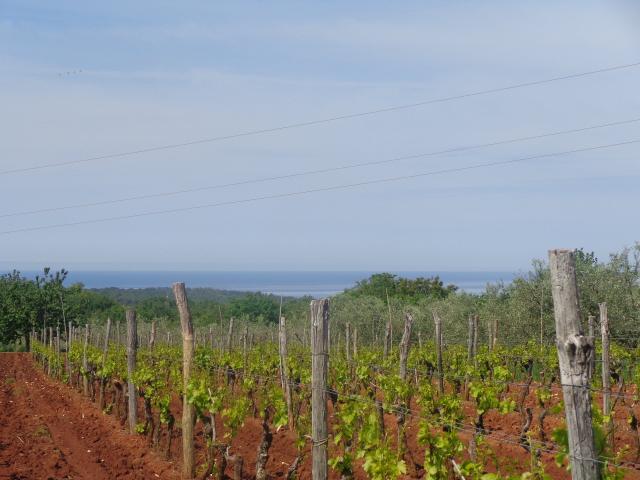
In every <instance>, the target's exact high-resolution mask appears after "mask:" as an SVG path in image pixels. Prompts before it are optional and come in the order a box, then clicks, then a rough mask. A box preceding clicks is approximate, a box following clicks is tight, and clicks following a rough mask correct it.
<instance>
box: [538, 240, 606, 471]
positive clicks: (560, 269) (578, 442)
mask: <svg viewBox="0 0 640 480" xmlns="http://www.w3.org/2000/svg"><path fill="white" fill-rule="evenodd" d="M549 267H550V271H551V293H552V294H553V311H554V316H555V323H556V346H557V349H558V359H559V363H560V379H561V382H562V394H563V397H564V404H565V415H566V417H567V430H568V433H569V453H570V458H571V477H572V478H573V480H596V479H597V478H599V464H598V460H597V458H598V457H597V453H596V449H595V443H594V438H593V425H592V421H591V394H590V391H589V381H590V378H591V373H592V372H591V356H592V355H593V354H594V349H593V339H592V338H589V337H586V336H585V335H583V333H582V332H581V329H580V303H579V297H578V284H577V282H576V264H575V255H574V252H573V251H572V250H550V251H549Z"/></svg>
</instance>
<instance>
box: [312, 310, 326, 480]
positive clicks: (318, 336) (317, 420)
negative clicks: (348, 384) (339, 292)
mask: <svg viewBox="0 0 640 480" xmlns="http://www.w3.org/2000/svg"><path fill="white" fill-rule="evenodd" d="M328 333H329V300H328V299H323V300H313V301H312V302H311V355H312V357H311V438H312V447H311V456H312V459H311V461H312V466H311V475H312V480H327V443H328V441H329V438H328V425H327V363H328V362H327V360H328V356H329V352H328V342H329V339H328Z"/></svg>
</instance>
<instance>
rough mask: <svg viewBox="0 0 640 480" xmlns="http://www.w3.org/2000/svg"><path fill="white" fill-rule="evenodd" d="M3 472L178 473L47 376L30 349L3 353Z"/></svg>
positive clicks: (46, 475)
mask: <svg viewBox="0 0 640 480" xmlns="http://www.w3.org/2000/svg"><path fill="white" fill-rule="evenodd" d="M0 409H1V410H0V478H2V479H12V480H17V479H29V480H31V479H94V480H101V479H105V480H107V479H113V478H122V479H154V478H163V479H178V478H179V475H178V474H177V473H176V471H175V467H174V465H172V464H171V463H170V462H166V461H164V460H161V459H160V457H159V456H157V455H156V454H154V453H152V452H150V451H149V449H148V447H147V445H146V443H145V441H144V439H142V438H139V437H132V436H130V435H128V434H127V433H126V432H125V431H124V430H123V429H122V428H121V427H120V425H119V424H118V423H117V422H116V420H115V419H114V418H113V417H110V416H107V415H104V414H102V413H101V412H100V411H99V410H98V408H97V407H96V406H94V405H93V404H92V403H91V402H89V401H88V400H86V399H84V398H82V396H81V395H80V394H78V393H76V392H75V391H74V390H72V389H70V388H69V387H67V386H65V385H62V384H60V383H57V382H55V381H53V380H50V379H49V378H47V377H46V376H45V375H44V374H43V373H42V372H41V371H40V370H38V369H37V367H35V365H34V364H33V362H32V360H31V356H30V355H29V354H20V353H0Z"/></svg>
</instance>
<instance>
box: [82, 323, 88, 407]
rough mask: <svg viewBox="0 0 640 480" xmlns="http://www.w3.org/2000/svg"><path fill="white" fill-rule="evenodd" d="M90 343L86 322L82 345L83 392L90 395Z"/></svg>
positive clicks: (86, 395)
mask: <svg viewBox="0 0 640 480" xmlns="http://www.w3.org/2000/svg"><path fill="white" fill-rule="evenodd" d="M88 345H89V324H88V323H85V324H84V343H83V345H82V393H84V396H85V397H88V396H89V362H88V360H87V347H88Z"/></svg>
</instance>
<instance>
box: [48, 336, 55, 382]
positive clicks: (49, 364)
mask: <svg viewBox="0 0 640 480" xmlns="http://www.w3.org/2000/svg"><path fill="white" fill-rule="evenodd" d="M49 350H51V351H52V352H53V351H54V350H53V327H49ZM47 375H51V362H47Z"/></svg>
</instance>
